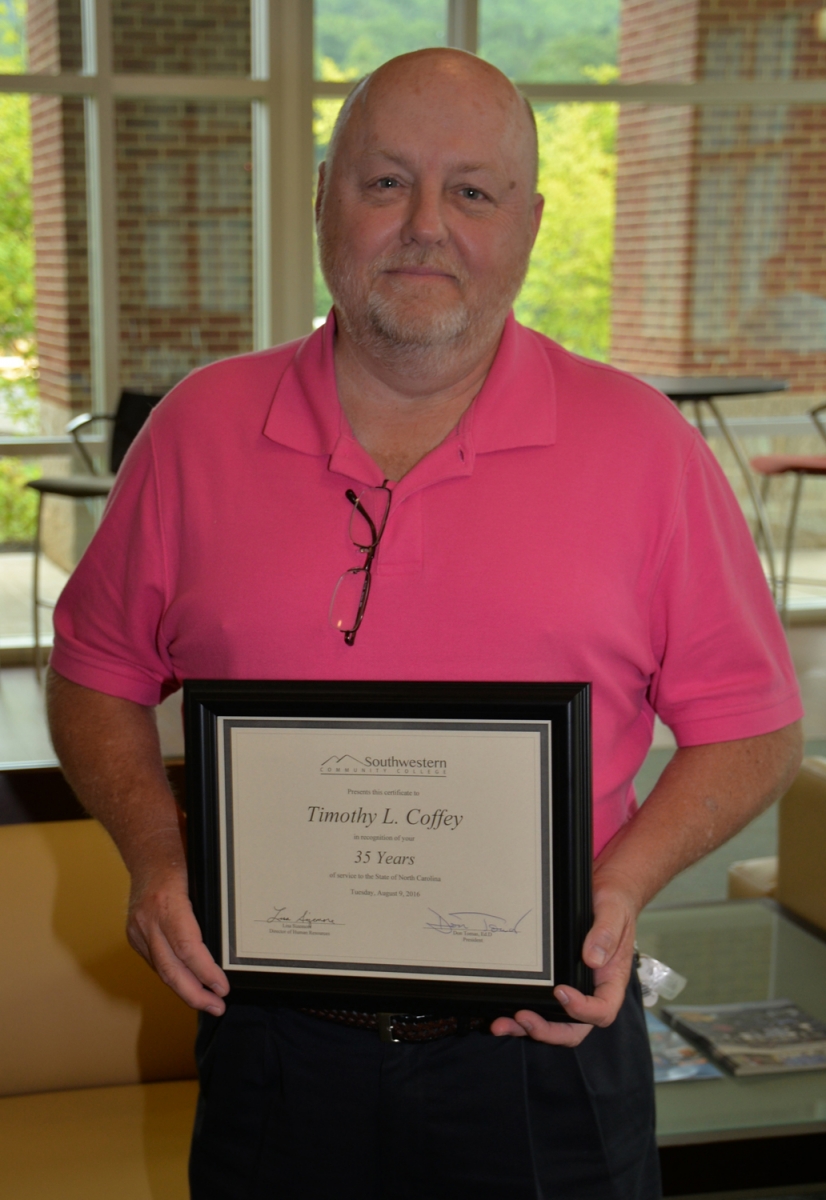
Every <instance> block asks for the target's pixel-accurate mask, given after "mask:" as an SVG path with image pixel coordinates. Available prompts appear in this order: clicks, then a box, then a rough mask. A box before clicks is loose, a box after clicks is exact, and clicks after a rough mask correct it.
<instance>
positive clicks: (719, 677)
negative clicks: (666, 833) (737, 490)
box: [649, 436, 802, 746]
mask: <svg viewBox="0 0 826 1200" xmlns="http://www.w3.org/2000/svg"><path fill="white" fill-rule="evenodd" d="M651 629H652V637H653V641H654V646H655V655H656V657H657V658H658V660H659V662H660V668H659V670H658V671H657V672H656V673H655V675H654V677H653V678H652V680H651V685H650V688H649V700H650V703H651V705H652V707H653V708H654V711H655V712H656V713H657V714H658V715H659V716H660V718H661V720H662V721H664V722H665V724H666V725H668V726H670V728H671V729H672V730H673V732H674V735H675V737H676V739H677V743H678V744H679V745H681V746H692V745H702V744H705V743H710V742H719V741H731V740H734V739H736V738H744V737H755V736H758V735H760V734H764V733H770V732H773V731H774V730H776V729H780V728H782V727H783V726H785V725H789V724H791V723H792V722H793V721H795V720H797V719H798V718H800V717H801V716H802V706H801V703H800V697H799V692H798V687H797V681H796V678H795V673H794V668H793V666H792V662H791V657H790V655H789V650H788V645H787V643H786V637H785V634H784V632H783V628H782V626H781V624H780V621H779V619H778V616H777V613H776V611H775V608H774V604H773V601H772V597H771V593H770V591H769V588H768V586H767V584H766V581H765V577H764V575H763V569H762V566H761V564H760V560H759V558H758V555H757V552H756V549H755V545H754V541H753V538H752V536H751V533H750V531H749V528H748V526H747V524H746V521H745V519H744V517H743V514H742V512H741V510H740V506H739V504H738V503H737V500H736V499H735V497H734V495H733V493H732V491H731V488H730V487H729V484H728V481H727V480H726V478H725V476H724V475H723V472H722V470H721V468H720V466H719V464H718V462H717V460H716V459H715V458H714V456H713V454H712V453H711V451H710V450H709V449H708V447H707V446H706V444H705V442H704V441H702V439H701V438H700V437H699V436H698V437H697V439H696V441H695V443H694V447H693V449H692V452H691V453H690V455H689V457H688V459H687V461H686V466H685V474H684V479H683V487H682V490H681V494H680V497H679V502H678V506H677V509H676V512H675V514H674V521H673V529H672V532H671V536H670V539H669V542H668V546H667V551H666V554H665V557H664V561H663V565H662V569H661V573H660V576H659V579H658V581H657V586H656V588H655V591H654V596H653V602H652V614H651Z"/></svg>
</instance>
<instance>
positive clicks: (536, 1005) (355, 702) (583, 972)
mask: <svg viewBox="0 0 826 1200" xmlns="http://www.w3.org/2000/svg"><path fill="white" fill-rule="evenodd" d="M262 717H268V718H274V719H276V718H308V719H311V720H316V719H335V718H346V719H348V720H352V719H354V718H363V719H365V720H371V719H372V720H376V719H379V718H381V719H385V720H393V719H395V720H402V721H412V722H415V721H433V722H438V721H439V720H443V721H451V722H455V721H457V720H463V721H467V722H474V721H485V722H491V721H496V722H517V723H520V722H521V723H530V722H531V721H539V722H550V735H549V737H550V747H551V754H550V764H551V767H550V805H549V816H548V819H549V822H550V829H551V833H552V836H551V839H550V840H551V851H550V853H549V856H548V857H549V860H550V868H551V870H550V876H551V878H550V887H551V888H552V896H553V906H552V911H553V915H554V920H553V954H552V971H553V976H552V977H553V980H554V984H555V985H556V984H561V983H568V984H571V985H573V986H574V987H576V988H578V989H579V990H580V991H581V992H583V993H585V994H592V993H593V978H592V972H591V971H590V970H589V969H588V968H587V967H586V966H585V964H584V963H583V961H582V955H581V950H582V944H583V941H584V939H585V936H586V934H587V932H588V930H589V928H590V927H591V924H592V921H593V910H592V888H591V878H592V822H591V808H592V782H591V693H590V684H588V683H509V682H496V683H488V682H481V683H480V682H473V683H458V682H438V683H432V682H420V681H415V682H395V681H389V682H388V681H379V682H372V681H341V680H325V681H316V680H291V681H284V680H280V681H264V680H187V681H185V682H184V718H185V736H186V773H187V787H186V794H187V831H188V832H187V839H188V858H189V879H190V895H191V899H192V903H193V907H194V910H195V915H196V917H197V919H198V921H199V923H200V926H201V930H202V933H203V937H204V941H205V943H206V945H207V947H208V948H209V950H210V951H211V953H212V954H213V956H214V957H215V959H216V961H218V962H219V963H222V958H223V952H222V946H223V944H224V942H223V932H224V931H223V929H222V888H224V887H225V886H226V885H227V881H226V879H224V878H223V876H222V863H221V844H220V813H219V803H220V801H219V794H220V793H219V745H218V737H219V728H220V722H221V719H222V718H232V719H237V720H238V721H239V722H243V719H244V718H251V719H256V718H262ZM222 965H224V964H223V963H222ZM224 969H225V970H226V973H227V976H228V978H229V980H230V985H231V993H230V1000H232V999H233V998H235V999H243V998H247V999H248V998H250V997H252V998H254V999H257V1000H258V1001H259V1002H264V1001H266V1003H268V1004H273V1003H276V1004H277V1003H283V1004H286V1005H290V1006H294V1007H296V1006H297V1007H301V1006H305V1007H312V1006H316V1007H317V1006H319V1005H322V1004H323V1006H324V1007H326V1008H330V1007H333V1008H346V1009H350V1010H358V1011H367V1012H397V1013H400V1012H415V1013H423V1012H427V1013H434V1014H438V1013H443V1012H445V1013H446V1012H450V1013H459V1014H461V1013H464V1012H467V1013H471V1012H472V1013H474V1014H482V1015H492V1016H496V1015H510V1014H512V1013H513V1012H516V1011H518V1010H519V1009H520V1008H531V1009H534V1010H535V1011H538V1012H540V1013H541V1014H542V1015H545V1016H547V1017H550V1018H554V1017H556V1018H559V1017H563V1016H564V1012H563V1010H562V1008H561V1007H560V1006H559V1005H558V1004H557V1002H556V1001H555V1000H554V999H553V996H552V995H549V993H550V992H551V988H550V987H548V985H547V983H546V984H544V985H537V984H536V983H531V982H524V983H521V982H517V981H514V980H513V979H512V978H507V979H503V980H502V981H501V982H499V981H497V982H492V983H491V982H485V983H480V982H476V981H469V982H467V983H465V982H457V981H456V980H450V981H441V980H433V979H428V980H418V979H411V978H407V977H405V978H398V979H394V978H386V977H382V978H377V977H372V978H371V977H366V976H365V975H363V974H353V975H352V977H351V976H349V975H342V974H340V973H336V974H331V975H329V976H325V975H324V974H317V973H316V974H306V973H304V972H302V971H296V972H295V973H292V972H286V971H284V972H281V973H278V974H272V973H270V972H267V971H260V970H255V968H254V967H253V966H239V965H237V964H235V965H233V966H224ZM565 1019H566V1020H567V1019H569V1018H567V1017H565Z"/></svg>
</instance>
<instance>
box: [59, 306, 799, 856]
mask: <svg viewBox="0 0 826 1200" xmlns="http://www.w3.org/2000/svg"><path fill="white" fill-rule="evenodd" d="M334 335H335V324H334V320H333V318H332V317H331V319H330V320H329V321H328V322H327V325H326V326H325V327H324V328H323V329H321V330H318V331H317V332H316V333H314V334H312V335H311V336H310V337H308V338H306V339H304V340H302V341H298V342H293V343H291V344H289V345H286V346H281V347H277V348H275V349H273V350H266V351H263V352H261V353H258V354H251V355H244V356H242V357H240V358H234V359H228V360H226V361H223V362H218V363H214V364H213V365H211V366H209V367H205V368H204V369H202V370H200V371H197V372H195V373H194V374H193V375H190V376H189V377H188V378H187V379H185V380H184V381H183V382H182V383H181V384H179V385H178V386H177V387H176V388H175V389H174V390H173V391H172V392H171V393H170V394H169V395H168V396H167V397H166V399H165V400H164V401H163V403H162V404H160V405H159V406H158V407H157V408H156V409H155V411H154V412H153V414H152V416H151V418H150V420H149V422H148V424H147V426H146V427H145V428H144V430H143V431H142V433H141V434H140V436H139V437H138V439H137V440H136V442H135V444H134V446H133V447H132V449H131V451H130V453H129V455H128V457H127V459H126V462H125V463H124V465H123V467H122V468H121V471H120V473H119V475H118V479H117V483H116V486H115V489H114V491H113V493H112V497H111V500H110V502H109V506H108V508H107V512H106V516H105V519H104V521H103V523H102V525H101V527H100V529H99V531H98V533H97V535H96V536H95V538H94V541H93V542H92V545H91V546H90V548H89V550H88V551H87V553H86V555H85V556H84V558H83V560H82V562H81V563H80V565H79V566H78V568H77V569H76V571H75V572H74V574H73V575H72V577H71V579H70V580H69V583H68V585H67V587H66V589H65V591H64V592H63V595H62V597H61V600H60V604H59V605H58V608H57V612H56V615H55V627H56V637H55V648H54V652H53V654H52V665H53V666H54V668H55V669H56V670H57V671H59V672H60V674H62V675H64V676H66V677H67V678H69V679H71V680H74V681H75V682H76V683H79V684H83V685H85V686H86V687H90V688H95V689H97V690H98V691H101V692H106V693H109V694H111V695H116V696H122V697H125V698H127V699H129V700H134V701H136V702H138V703H139V704H145V705H154V704H157V703H158V701H159V700H160V699H162V697H164V696H166V695H168V694H169V693H170V692H172V691H174V690H175V689H176V688H178V687H179V686H180V684H181V681H182V680H183V679H185V678H214V679H221V678H235V679H445V680H448V679H451V680H570V681H584V680H589V681H591V682H592V683H593V740H594V826H595V851H597V852H598V851H599V850H600V848H601V847H602V846H603V845H604V844H605V842H606V841H607V840H608V839H609V838H610V837H611V836H612V834H613V833H614V832H615V831H616V830H617V829H618V828H619V827H620V826H621V825H622V824H623V822H625V821H626V820H627V819H628V817H629V816H630V815H631V814H632V813H633V811H634V809H635V798H634V791H633V783H632V781H633V778H634V775H635V773H636V772H637V770H638V769H639V767H640V765H641V763H642V761H643V759H644V757H645V754H646V752H647V750H648V748H649V746H650V742H651V732H652V726H653V721H654V714H655V713H659V715H660V717H661V718H662V720H663V721H664V722H665V723H666V724H667V725H670V726H671V728H672V729H673V730H674V733H675V735H676V738H677V741H678V742H679V744H680V745H694V744H699V743H704V742H715V741H726V740H731V739H734V738H741V737H749V736H754V735H756V734H762V733H768V732H770V731H772V730H775V729H779V728H781V727H782V726H784V725H786V724H788V723H790V722H791V721H794V720H796V719H797V718H798V717H799V716H800V715H801V707H800V701H799V698H798V690H797V685H796V682H795V678H794V673H793V670H792V666H791V663H790V660H789V655H788V652H787V649H786V643H785V638H784V636H783V632H782V630H781V628H780V626H779V623H778V621H777V618H776V616H775V613H774V609H773V606H772V602H771V598H770V596H769V592H768V589H767V587H766V584H765V582H764V579H763V575H762V571H761V568H760V564H759V562H758V560H757V556H756V554H755V550H754V546H753V543H752V539H751V537H750V535H749V531H748V529H747V527H746V524H745V522H744V520H743V517H742V515H741V513H740V510H739V507H738V505H737V503H736V501H735V500H734V498H733V496H732V494H731V492H730V490H729V488H728V485H727V484H726V482H725V479H724V478H723V476H722V473H721V471H720V469H719V467H718V466H717V463H716V461H715V459H714V458H713V456H712V455H711V453H710V452H709V450H708V448H707V447H706V445H705V443H704V442H703V440H702V439H701V438H700V437H699V436H698V435H697V434H696V432H695V431H694V430H693V429H692V428H691V427H690V426H689V425H688V423H687V422H686V421H685V420H684V419H683V418H682V416H681V415H680V414H679V412H678V411H677V409H676V408H675V407H674V406H673V405H672V404H671V403H670V402H669V401H668V400H666V399H665V398H664V397H663V396H662V395H660V394H659V393H658V392H656V391H654V390H653V389H652V388H650V387H648V386H647V385H646V384H643V383H641V382H640V381H639V380H637V379H634V378H632V377H631V376H628V375H625V374H623V373H622V372H620V371H617V370H614V369H613V368H611V367H608V366H605V365H603V364H601V363H595V362H591V361H588V360H586V359H582V358H579V357H577V356H576V355H574V354H570V353H569V352H567V351H566V350H564V349H562V348H561V347H560V346H558V345H556V344H555V343H554V342H551V341H549V340H548V339H547V338H545V337H543V336H542V335H541V334H538V333H536V332H534V331H532V330H528V329H525V328H523V327H522V326H520V325H518V324H517V323H516V321H515V320H514V319H513V317H511V318H510V319H509V320H508V323H507V325H506V328H505V332H504V335H503V337H502V341H501V344H500V347H499V351H498V353H497V356H496V359H495V361H494V364H493V366H492V368H491V371H490V373H489V375H488V378H487V380H486V382H485V385H484V387H483V388H482V390H481V392H480V393H479V395H478V396H477V398H476V400H475V401H474V402H473V404H472V405H471V406H470V408H469V409H468V410H467V412H466V413H465V415H464V416H463V417H462V419H461V421H460V422H459V424H458V426H457V428H456V429H455V430H454V432H453V433H452V434H450V436H449V437H447V438H446V439H445V441H444V442H442V444H441V445H440V446H437V447H436V449H435V450H433V451H431V453H430V454H428V455H427V456H426V458H424V459H423V460H422V461H421V462H420V463H418V464H417V465H416V466H415V467H414V468H413V469H412V470H411V471H410V472H409V474H407V475H406V476H405V477H404V478H403V479H402V480H401V481H400V482H399V483H397V484H394V485H393V498H392V503H391V506H390V515H389V518H388V521H387V526H386V529H385V533H384V537H383V540H382V542H381V545H380V548H379V551H378V554H377V557H376V564H375V572H374V580H373V587H372V591H371V594H370V602H369V605H368V608H367V613H366V616H365V619H364V624H363V625H362V627H361V629H360V631H359V633H358V637H357V638H356V642H355V645H354V646H352V647H348V646H346V645H345V644H344V639H343V637H342V635H341V634H340V633H338V632H336V631H335V630H334V629H332V628H331V627H330V625H329V624H328V616H327V614H328V610H329V605H330V598H331V596H332V592H333V589H334V587H335V584H336V581H337V580H338V578H339V576H340V575H341V573H342V572H343V571H344V570H346V569H347V568H348V567H351V566H359V565H360V562H361V556H360V555H359V553H358V551H357V550H356V549H355V548H354V546H353V545H352V543H351V541H350V539H349V536H348V523H349V518H350V513H351V507H352V506H351V504H350V503H349V501H348V500H347V499H346V498H345V491H346V489H347V488H351V487H352V488H356V489H358V485H359V484H362V485H363V484H372V485H376V484H379V483H381V482H382V475H381V471H380V470H379V468H378V467H377V466H376V464H375V463H374V462H373V461H372V459H370V458H369V457H368V455H367V453H366V452H365V451H364V450H363V449H362V447H361V446H360V445H359V444H358V442H356V441H355V440H354V438H353V435H352V433H351V431H350V428H349V425H348V422H347V420H346V419H345V417H344V415H343V413H342V410H341V407H340V405H339V402H338V396H337V391H336V383H335V373H334V368H333V339H334Z"/></svg>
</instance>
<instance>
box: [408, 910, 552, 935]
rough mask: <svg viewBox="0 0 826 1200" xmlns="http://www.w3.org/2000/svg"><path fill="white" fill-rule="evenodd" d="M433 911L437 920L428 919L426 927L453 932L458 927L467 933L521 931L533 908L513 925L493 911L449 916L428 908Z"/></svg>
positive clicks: (440, 931)
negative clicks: (520, 927) (495, 914)
mask: <svg viewBox="0 0 826 1200" xmlns="http://www.w3.org/2000/svg"><path fill="white" fill-rule="evenodd" d="M428 911H429V912H432V913H433V916H434V917H435V918H436V919H435V921H426V922H425V929H435V930H436V932H437V933H453V932H454V931H455V930H457V929H461V930H464V931H465V932H466V933H519V926H520V925H521V924H522V922H523V921H524V920H525V917H527V916H529V915H530V914H531V913H532V912H533V909H532V908H529V909H528V911H527V912H526V913H523V914H522V916H521V917H520V918H519V920H518V921H514V923H513V924H512V925H511V924H509V923H508V921H507V918H505V917H497V916H494V914H493V913H483V912H452V913H448V914H447V917H443V916H442V915H441V913H437V912H436V910H435V908H431V909H429V910H428Z"/></svg>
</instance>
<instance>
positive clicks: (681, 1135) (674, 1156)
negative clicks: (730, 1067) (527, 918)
mask: <svg viewBox="0 0 826 1200" xmlns="http://www.w3.org/2000/svg"><path fill="white" fill-rule="evenodd" d="M637 940H638V943H639V946H640V949H641V950H642V951H643V952H645V953H646V954H650V955H651V956H652V957H654V958H658V959H659V960H660V961H661V962H665V963H667V964H668V965H669V966H670V967H673V968H674V970H676V971H679V972H680V974H681V975H684V976H685V977H686V978H687V979H688V984H687V986H686V988H685V990H684V991H683V992H682V993H681V994H680V995H679V996H678V998H677V999H676V1000H675V1001H674V1003H675V1004H730V1003H737V1002H742V1001H748V1000H770V999H789V1000H793V1001H794V1002H795V1003H796V1004H799V1005H800V1007H801V1008H803V1009H805V1010H806V1011H807V1012H809V1013H811V1014H812V1016H815V1017H819V1018H820V1019H821V1020H826V935H824V934H822V933H819V932H818V931H817V930H816V929H814V928H813V927H811V926H808V925H807V924H806V923H805V922H802V921H800V920H798V919H797V918H795V917H794V916H793V915H792V914H791V913H789V912H788V911H787V910H785V909H783V908H781V906H780V905H778V904H776V903H775V902H774V901H771V900H727V901H724V902H713V903H708V904H694V905H685V906H680V907H677V908H660V909H656V908H655V909H646V910H644V911H643V912H642V913H641V914H640V918H639V924H638V930H637ZM654 1011H655V1012H658V1011H659V1008H657V1009H655V1010H654ZM657 1140H658V1142H659V1145H660V1158H661V1162H662V1165H663V1177H664V1185H665V1193H666V1195H687V1194H693V1193H700V1192H704V1191H705V1192H721V1191H728V1190H732V1191H733V1190H739V1189H745V1188H765V1187H779V1186H782V1185H786V1184H790V1185H795V1184H806V1183H822V1182H824V1181H826V1071H800V1072H796V1073H789V1074H782V1075H758V1076H750V1077H741V1078H735V1077H734V1076H730V1075H727V1076H725V1077H724V1078H723V1079H697V1080H683V1081H679V1082H672V1083H660V1084H657ZM789 1190H792V1188H791V1187H790V1189H789Z"/></svg>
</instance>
